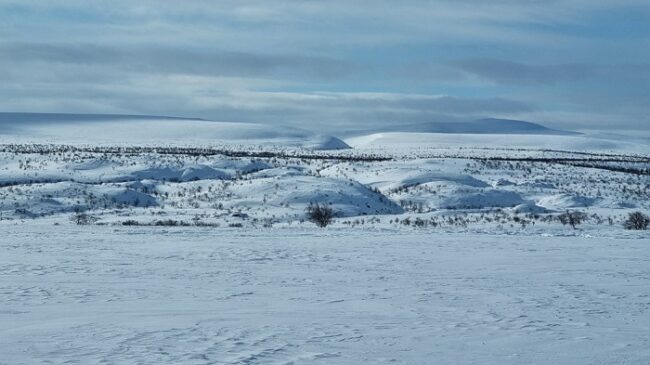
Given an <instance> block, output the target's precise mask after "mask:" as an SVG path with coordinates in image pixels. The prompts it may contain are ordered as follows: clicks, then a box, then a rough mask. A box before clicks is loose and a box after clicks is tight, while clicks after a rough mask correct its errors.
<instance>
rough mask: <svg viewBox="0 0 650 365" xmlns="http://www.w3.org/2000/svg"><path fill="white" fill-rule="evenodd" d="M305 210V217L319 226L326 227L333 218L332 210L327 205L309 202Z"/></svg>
mask: <svg viewBox="0 0 650 365" xmlns="http://www.w3.org/2000/svg"><path fill="white" fill-rule="evenodd" d="M306 211H307V219H309V221H310V222H312V223H314V224H316V225H317V226H319V227H321V228H325V227H327V226H328V225H329V224H330V223H332V220H333V219H334V210H333V209H332V208H330V207H328V206H327V205H321V204H318V203H317V204H309V206H307V209H306Z"/></svg>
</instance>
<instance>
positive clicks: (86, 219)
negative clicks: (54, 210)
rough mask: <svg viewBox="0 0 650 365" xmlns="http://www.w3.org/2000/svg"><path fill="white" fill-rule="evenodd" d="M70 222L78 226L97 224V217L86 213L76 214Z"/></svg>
mask: <svg viewBox="0 0 650 365" xmlns="http://www.w3.org/2000/svg"><path fill="white" fill-rule="evenodd" d="M70 220H71V221H72V222H73V223H75V224H77V225H80V226H85V225H89V224H93V223H95V222H97V217H93V216H92V215H89V214H86V213H75V215H73V216H72V217H70Z"/></svg>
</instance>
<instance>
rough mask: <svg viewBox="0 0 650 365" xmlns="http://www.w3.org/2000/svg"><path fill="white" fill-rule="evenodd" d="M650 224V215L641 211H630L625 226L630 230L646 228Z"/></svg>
mask: <svg viewBox="0 0 650 365" xmlns="http://www.w3.org/2000/svg"><path fill="white" fill-rule="evenodd" d="M648 225H650V217H648V216H647V215H645V214H643V213H641V212H632V213H629V214H628V216H627V219H626V220H625V222H623V227H624V228H625V229H630V230H645V229H648Z"/></svg>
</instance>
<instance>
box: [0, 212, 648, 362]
mask: <svg viewBox="0 0 650 365" xmlns="http://www.w3.org/2000/svg"><path fill="white" fill-rule="evenodd" d="M2 230H3V236H2V238H0V292H1V293H2V295H1V296H0V348H1V349H2V355H0V363H3V364H37V363H49V364H63V363H83V364H94V363H97V364H99V363H111V364H127V363H138V364H179V363H183V364H291V363H293V364H302V363H309V364H382V363H391V364H423V363H432V362H434V363H445V364H447V363H463V364H472V363H474V364H504V363H527V364H549V363H552V364H592V363H620V362H626V363H646V362H648V361H650V350H649V349H650V333H649V332H648V331H647V328H648V326H650V290H649V288H650V272H649V271H648V268H649V267H650V262H649V260H650V256H649V255H648V250H650V246H649V245H648V240H647V239H634V238H632V237H630V238H624V237H609V238H604V237H599V238H595V237H589V236H580V235H576V236H560V237H551V236H544V235H542V236H530V237H524V236H499V235H485V234H481V235H476V234H468V233H460V234H459V233H443V232H436V233H434V234H432V233H431V232H425V231H422V232H418V231H410V232H405V231H401V230H385V229H384V230H373V229H361V228H356V229H354V228H353V229H344V228H341V229H333V230H324V231H316V230H313V229H309V230H305V229H300V228H287V229H271V230H225V229H220V230H215V229H209V228H208V229H197V228H194V227H192V228H170V229H162V228H160V229H159V228H156V227H135V228H129V227H124V228H116V227H111V226H88V227H76V226H71V225H61V226H52V222H51V221H32V222H31V223H30V222H28V223H25V224H19V225H15V224H13V223H8V222H3V223H2Z"/></svg>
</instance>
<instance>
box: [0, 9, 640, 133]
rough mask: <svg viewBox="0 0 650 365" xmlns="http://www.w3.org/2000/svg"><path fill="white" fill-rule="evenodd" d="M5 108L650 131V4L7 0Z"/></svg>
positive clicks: (0, 12)
mask: <svg viewBox="0 0 650 365" xmlns="http://www.w3.org/2000/svg"><path fill="white" fill-rule="evenodd" d="M0 111H8V112H65V113H121V114H147V115H166V116H183V117H197V118H206V119H211V120H222V121H242V122H258V123H266V124H273V125H278V126H283V125H289V126H297V127H302V128H306V129H312V130H316V131H332V130H342V129H346V130H357V129H371V128H379V129H381V128H382V127H386V126H399V125H418V124H422V125H425V124H426V123H432V122H437V121H445V122H449V121H452V122H454V121H458V122H462V121H469V120H475V119H480V118H488V117H493V118H509V119H521V120H528V121H532V122H539V123H542V124H544V125H546V126H550V127H554V128H564V129H574V130H589V129H602V130H640V131H644V132H647V131H648V130H649V129H650V3H649V2H648V0H491V1H484V0H431V1H415V0H401V1H394V0H393V1H389V0H373V1H353V0H328V1H318V0H274V1H268V0H266V1H247V0H238V1H197V0H184V1H167V0H156V1H154V0H141V1H136V0H129V1H126V0H112V1H92V0H65V1H63V0H59V1H54V0H0Z"/></svg>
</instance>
